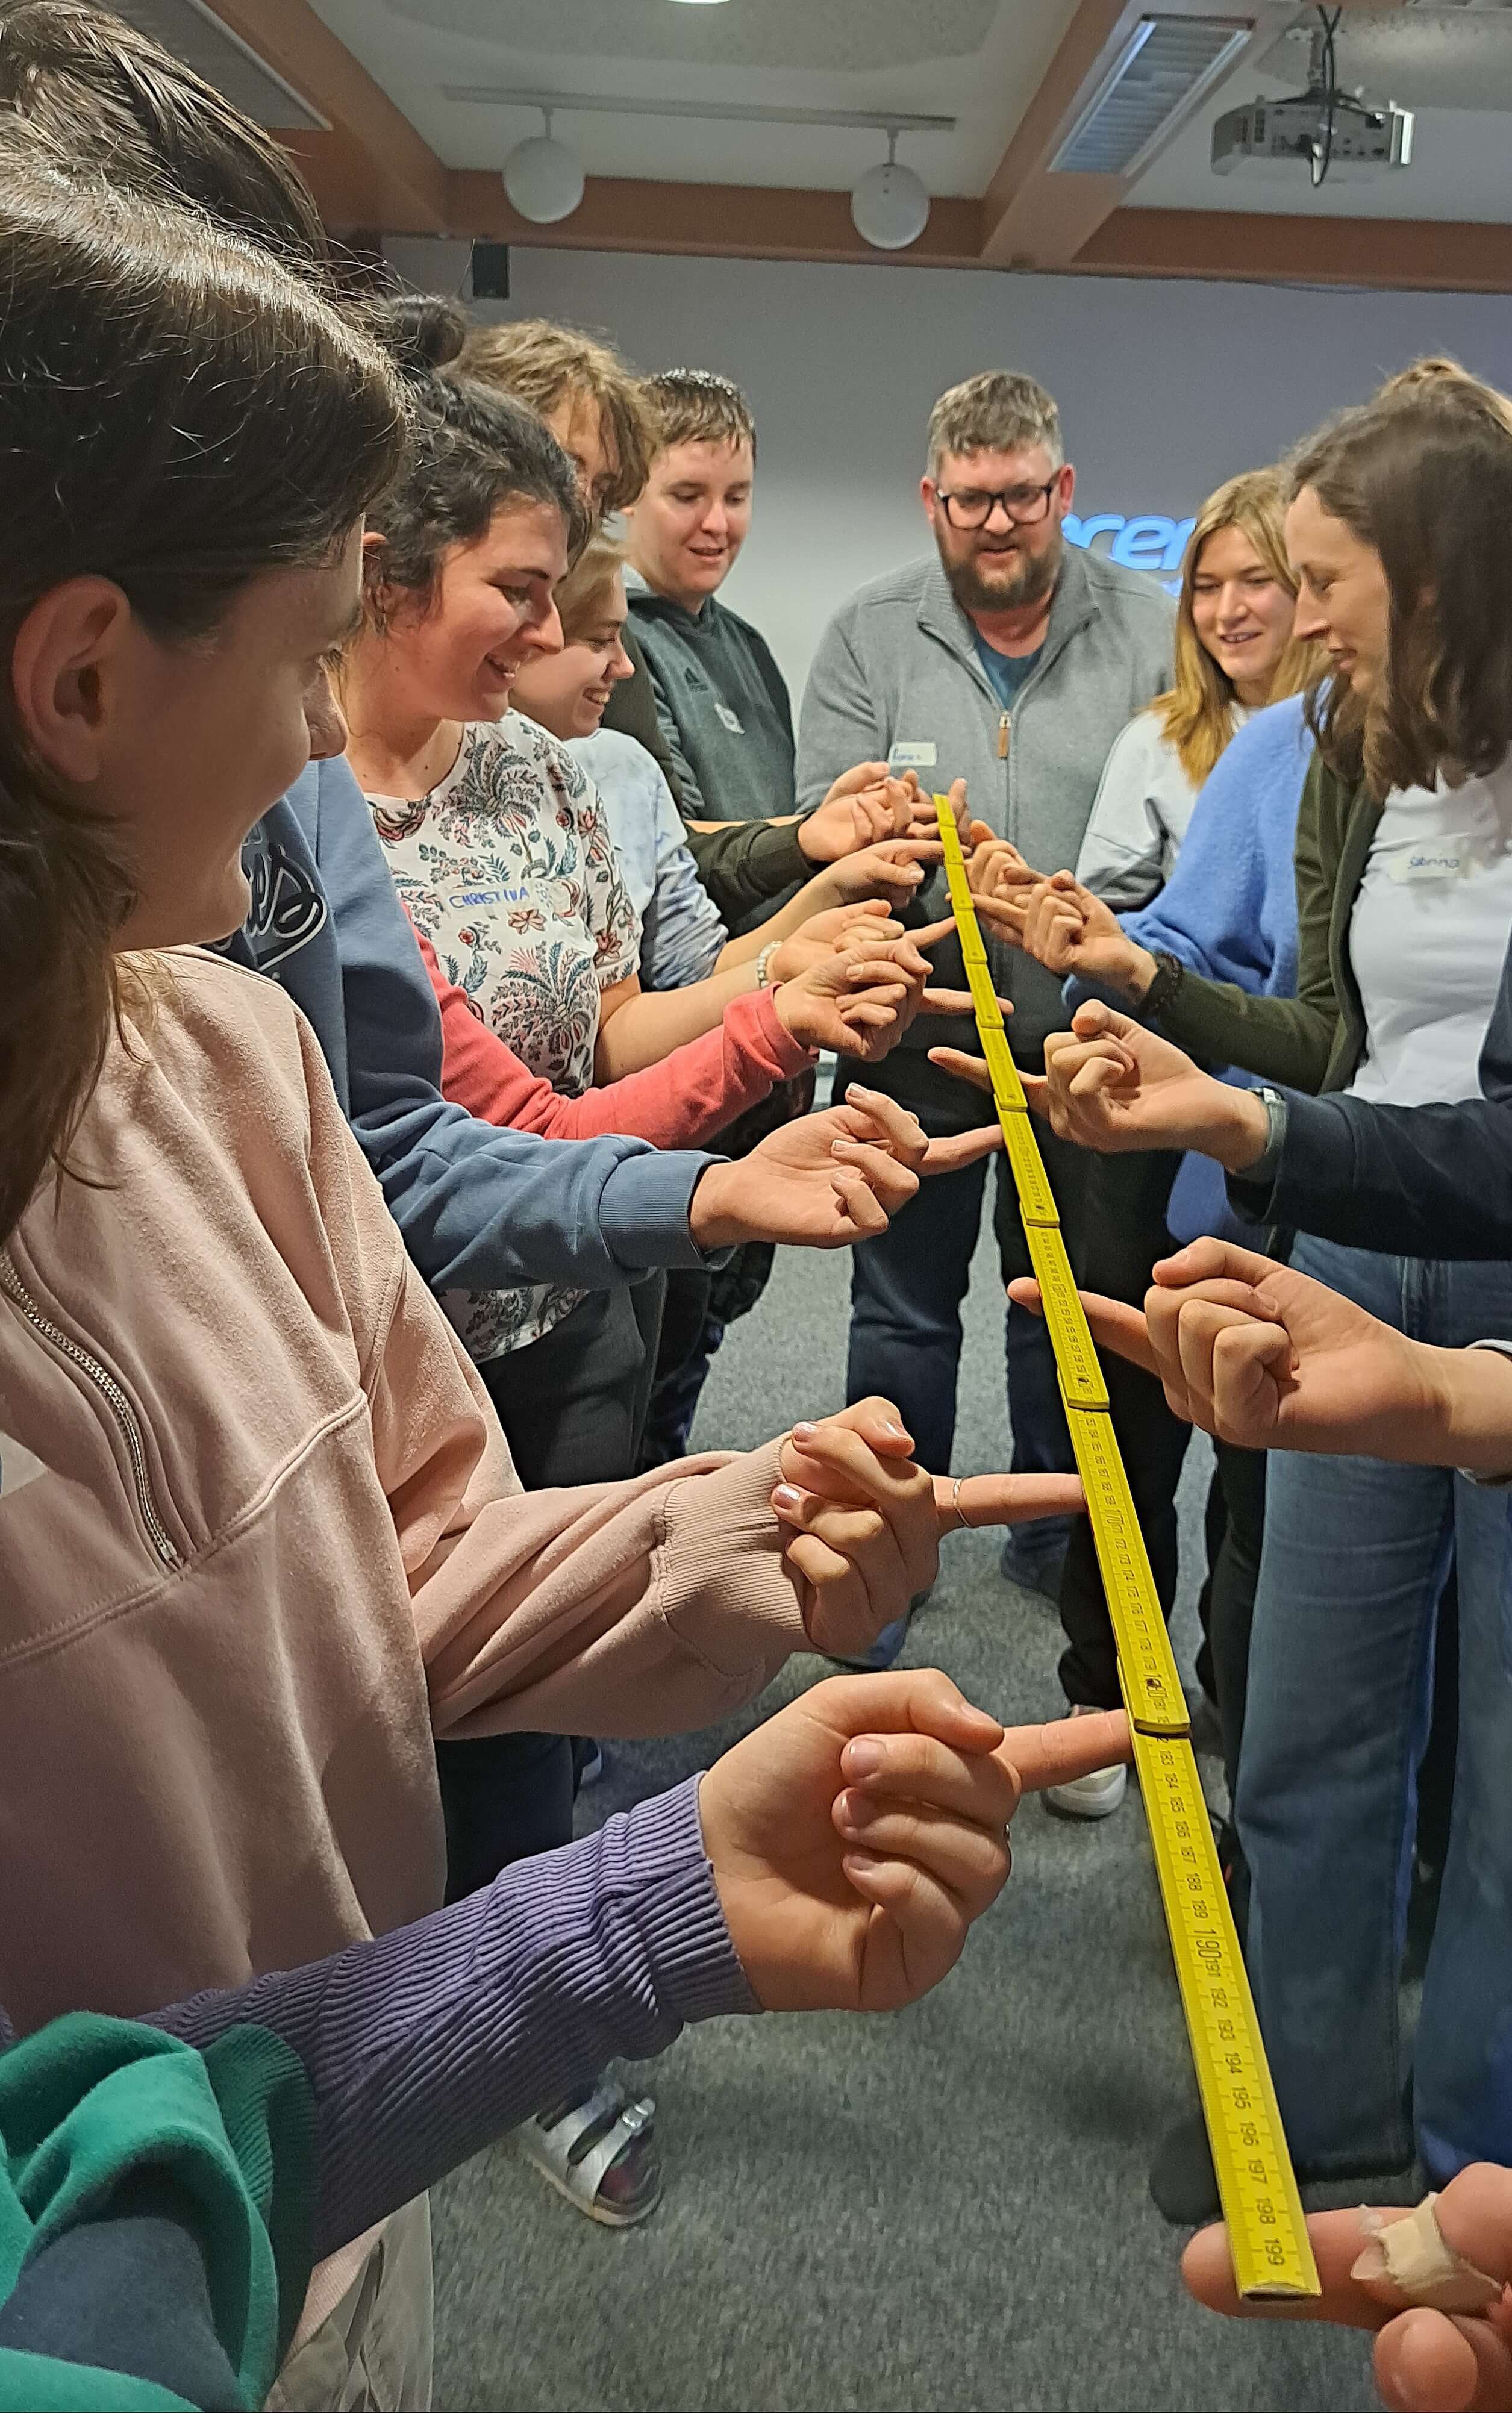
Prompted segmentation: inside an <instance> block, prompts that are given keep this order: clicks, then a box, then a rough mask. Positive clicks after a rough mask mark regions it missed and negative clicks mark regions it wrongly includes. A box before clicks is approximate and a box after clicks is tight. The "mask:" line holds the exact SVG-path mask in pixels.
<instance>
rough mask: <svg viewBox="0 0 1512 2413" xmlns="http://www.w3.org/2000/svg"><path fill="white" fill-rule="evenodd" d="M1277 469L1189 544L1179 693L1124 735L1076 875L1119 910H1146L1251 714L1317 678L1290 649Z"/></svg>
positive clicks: (1229, 495)
mask: <svg viewBox="0 0 1512 2413" xmlns="http://www.w3.org/2000/svg"><path fill="white" fill-rule="evenodd" d="M1283 509H1284V502H1283V497H1282V484H1281V478H1280V475H1279V473H1278V472H1277V471H1276V470H1274V469H1247V470H1246V471H1245V472H1244V474H1243V476H1242V477H1238V478H1230V479H1229V481H1228V482H1227V483H1226V485H1223V486H1220V487H1219V488H1218V490H1217V492H1216V493H1215V494H1211V495H1209V496H1208V500H1207V501H1206V502H1205V503H1204V505H1203V507H1202V510H1201V511H1199V513H1198V514H1197V521H1196V525H1195V526H1194V527H1193V531H1192V541H1191V543H1190V544H1189V545H1188V547H1187V555H1186V566H1185V569H1184V570H1183V573H1182V578H1181V600H1180V603H1179V605H1178V612H1177V622H1176V679H1175V683H1174V685H1173V686H1171V687H1170V688H1167V690H1166V692H1165V693H1164V695H1158V696H1157V697H1156V698H1155V701H1154V703H1152V704H1150V705H1149V707H1148V709H1147V710H1146V711H1144V712H1141V713H1139V714H1138V715H1137V716H1136V717H1135V718H1134V719H1133V720H1131V721H1130V723H1129V726H1128V728H1127V729H1125V730H1124V732H1123V733H1122V735H1121V736H1119V738H1118V739H1116V740H1115V742H1114V746H1113V749H1112V751H1111V752H1110V754H1109V755H1108V758H1107V762H1106V764H1105V766H1104V772H1103V778H1102V784H1101V785H1100V787H1099V788H1098V792H1097V801H1096V803H1095V804H1094V805H1093V807H1092V816H1091V819H1090V822H1088V824H1087V835H1086V836H1085V837H1084V838H1083V840H1082V847H1081V853H1080V854H1079V856H1078V857H1077V860H1076V878H1077V879H1078V880H1079V881H1081V882H1082V883H1083V885H1084V886H1086V887H1088V888H1090V890H1091V891H1092V893H1093V895H1094V896H1100V897H1101V898H1102V899H1103V901H1104V904H1106V905H1110V906H1112V908H1113V909H1114V910H1115V911H1116V912H1121V911H1126V910H1129V909H1130V908H1131V907H1134V906H1139V905H1147V904H1148V903H1149V899H1150V898H1151V897H1152V896H1154V895H1155V892H1156V890H1157V889H1159V888H1161V887H1163V886H1164V882H1165V881H1167V880H1169V878H1170V876H1171V873H1172V871H1173V870H1174V869H1175V867H1176V858H1177V856H1178V853H1179V852H1180V851H1181V841H1182V839H1183V838H1184V837H1185V836H1186V832H1187V823H1188V822H1190V820H1191V819H1192V808H1193V805H1194V804H1195V803H1196V801H1197V795H1198V792H1199V790H1200V789H1201V787H1202V783H1203V781H1204V780H1205V779H1206V778H1207V777H1208V773H1209V772H1210V771H1211V770H1212V768H1213V766H1214V765H1215V763H1216V762H1217V761H1218V758H1219V756H1220V755H1221V754H1222V753H1223V749H1224V748H1225V747H1226V746H1227V744H1228V742H1229V739H1230V738H1231V737H1232V736H1233V735H1234V733H1235V731H1236V730H1237V729H1239V728H1241V727H1242V726H1243V724H1244V722H1245V721H1246V720H1248V719H1249V718H1250V715H1251V714H1252V713H1253V712H1257V711H1259V710H1260V709H1261V708H1262V706H1264V705H1265V704H1267V703H1276V702H1277V701H1278V700H1279V699H1280V698H1281V697H1282V696H1287V695H1296V694H1297V693H1299V691H1300V690H1301V688H1303V687H1304V686H1305V685H1306V683H1307V675H1308V669H1309V665H1310V655H1309V650H1308V648H1307V647H1306V646H1301V645H1297V644H1294V643H1293V642H1292V614H1293V610H1294V607H1295V603H1296V594H1297V589H1296V582H1295V581H1294V579H1293V577H1292V574H1291V571H1290V570H1288V568H1287V566H1286V551H1285V547H1284V545H1283V543H1282V511H1283Z"/></svg>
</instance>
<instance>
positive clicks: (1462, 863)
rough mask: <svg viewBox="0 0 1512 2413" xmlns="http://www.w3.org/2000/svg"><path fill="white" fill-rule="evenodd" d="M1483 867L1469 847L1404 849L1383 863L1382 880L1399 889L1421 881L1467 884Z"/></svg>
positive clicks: (1481, 860) (1416, 847)
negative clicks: (1455, 881) (1450, 881)
mask: <svg viewBox="0 0 1512 2413" xmlns="http://www.w3.org/2000/svg"><path fill="white" fill-rule="evenodd" d="M1486 868H1487V865H1486V862H1485V859H1484V857H1483V856H1481V855H1479V854H1477V853H1476V851H1475V848H1474V847H1469V846H1452V845H1451V846H1404V847H1402V848H1401V851H1400V852H1397V853H1395V854H1393V855H1392V857H1391V859H1390V860H1389V862H1388V863H1387V865H1386V877H1387V879H1388V880H1393V881H1396V883H1397V884H1398V886H1399V887H1405V886H1407V885H1408V884H1409V882H1416V881H1421V880H1470V879H1472V878H1473V877H1474V876H1475V873H1476V872H1477V871H1484V870H1485V869H1486Z"/></svg>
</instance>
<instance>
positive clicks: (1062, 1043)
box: [1024, 999, 1268, 1171]
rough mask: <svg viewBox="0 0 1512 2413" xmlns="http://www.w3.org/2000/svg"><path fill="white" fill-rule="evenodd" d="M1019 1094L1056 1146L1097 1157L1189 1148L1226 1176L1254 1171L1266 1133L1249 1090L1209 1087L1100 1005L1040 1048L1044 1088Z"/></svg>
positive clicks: (1175, 1053)
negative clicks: (1063, 1142) (1072, 1146)
mask: <svg viewBox="0 0 1512 2413" xmlns="http://www.w3.org/2000/svg"><path fill="white" fill-rule="evenodd" d="M1024 1089H1025V1093H1026V1095H1027V1096H1028V1098H1029V1102H1030V1105H1031V1106H1033V1107H1034V1109H1035V1111H1036V1113H1039V1114H1043V1115H1045V1117H1046V1118H1047V1119H1048V1121H1049V1123H1050V1127H1051V1129H1052V1130H1053V1131H1055V1132H1058V1133H1059V1135H1060V1138H1061V1139H1071V1140H1075V1142H1076V1143H1077V1145H1078V1146H1079V1147H1091V1148H1096V1149H1097V1150H1098V1151H1099V1152H1100V1153H1101V1154H1102V1155H1104V1156H1118V1155H1122V1154H1124V1153H1126V1152H1128V1151H1130V1150H1133V1149H1139V1148H1157V1147H1158V1148H1195V1149H1197V1150H1198V1151H1199V1152H1200V1153H1201V1154H1202V1155H1204V1156H1214V1157H1216V1158H1217V1159H1218V1161H1219V1162H1220V1163H1221V1164H1226V1165H1227V1166H1228V1167H1229V1169H1230V1170H1231V1171H1238V1170H1240V1169H1242V1167H1243V1165H1245V1164H1248V1163H1253V1161H1254V1159H1255V1158H1256V1157H1257V1156H1258V1155H1259V1153H1260V1151H1261V1149H1262V1148H1263V1147H1264V1146H1265V1142H1266V1134H1267V1129H1268V1124H1267V1118H1266V1110H1265V1107H1264V1106H1263V1105H1262V1104H1261V1103H1260V1101H1259V1099H1258V1098H1257V1097H1256V1096H1255V1095H1254V1093H1253V1090H1249V1089H1235V1088H1229V1087H1228V1085H1227V1084H1226V1083H1225V1082H1223V1081H1215V1080H1214V1079H1213V1077H1212V1074H1211V1073H1204V1072H1203V1071H1202V1070H1201V1068H1200V1067H1199V1066H1198V1065H1196V1064H1194V1063H1193V1061H1192V1058H1191V1057H1190V1056H1183V1055H1182V1053H1181V1050H1180V1048H1179V1047H1173V1046H1172V1045H1171V1043H1170V1041H1169V1040H1168V1039H1162V1038H1160V1037H1159V1036H1158V1034H1157V1033H1156V1032H1155V1031H1153V1030H1148V1029H1146V1028H1145V1026H1144V1024H1143V1023H1141V1022H1134V1021H1132V1020H1131V1019H1130V1017H1129V1015H1128V1014H1115V1012H1114V1011H1113V1008H1112V1007H1111V1006H1108V1005H1103V1004H1101V1003H1099V1002H1098V1000H1097V999H1090V1000H1089V1002H1088V1003H1087V1004H1085V1005H1082V1006H1078V1007H1077V1009H1076V1012H1075V1015H1074V1016H1073V1019H1072V1025H1071V1029H1069V1030H1057V1031H1052V1032H1051V1034H1050V1036H1049V1038H1048V1039H1046V1041H1045V1078H1044V1080H1043V1081H1041V1080H1038V1079H1034V1078H1031V1077H1029V1076H1026V1078H1025V1081H1024Z"/></svg>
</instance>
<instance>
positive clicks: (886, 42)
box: [313, 0, 1075, 197]
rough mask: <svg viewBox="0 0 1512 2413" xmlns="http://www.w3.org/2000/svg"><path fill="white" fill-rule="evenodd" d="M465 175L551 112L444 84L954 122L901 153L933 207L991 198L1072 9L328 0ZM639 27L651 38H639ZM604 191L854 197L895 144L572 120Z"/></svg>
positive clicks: (824, 0)
mask: <svg viewBox="0 0 1512 2413" xmlns="http://www.w3.org/2000/svg"><path fill="white" fill-rule="evenodd" d="M313 5H314V6H315V7H316V9H317V11H318V13H319V16H320V17H321V18H323V20H324V21H325V22H326V24H327V25H329V26H330V28H331V29H332V31H333V32H334V33H335V34H336V35H338V36H339V37H340V38H341V40H342V41H343V42H345V43H346V44H347V46H348V49H349V50H350V51H351V52H353V54H354V55H355V56H356V57H357V58H358V59H360V60H361V62H362V64H363V66H364V67H366V68H367V70H368V72H369V74H370V75H372V76H373V77H374V78H375V79H376V80H377V81H378V83H379V84H381V85H382V87H383V89H384V90H385V91H386V92H387V93H388V94H389V96H390V97H391V98H392V99H393V100H394V101H395V102H396V103H397V105H398V106H399V107H400V108H401V109H402V110H403V111H404V112H405V114H406V116H407V117H408V119H409V120H410V122H411V123H412V124H413V125H414V126H415V127H416V128H417V129H418V131H419V132H420V133H421V134H422V136H423V137H424V139H425V141H427V142H428V143H429V144H430V146H431V148H432V149H433V150H434V151H435V152H436V154H437V156H438V157H439V158H441V159H443V160H444V161H445V162H446V164H447V165H448V166H449V167H452V168H476V169H493V170H497V169H498V168H499V167H501V166H502V164H503V161H504V159H505V156H506V155H507V154H508V153H509V151H510V150H511V148H512V147H513V145H514V144H515V143H516V142H519V141H522V140H523V139H524V138H525V137H526V135H530V134H539V133H540V131H541V113H540V111H539V110H537V111H528V110H524V109H519V108H510V107H505V106H499V105H494V104H490V105H481V104H479V103H476V102H467V101H456V100H450V99H448V98H447V97H446V93H445V87H446V86H447V85H448V84H483V85H488V86H494V87H498V86H502V87H504V88H505V89H509V88H510V87H511V85H512V86H514V87H516V88H518V89H520V90H522V91H529V92H540V91H542V90H551V91H556V92H580V93H588V94H594V95H599V96H611V97H620V96H623V97H625V98H633V99H636V100H655V99H675V100H678V101H700V100H717V101H720V102H731V101H734V102H738V103H741V104H744V105H755V106H758V107H762V106H784V107H791V108H816V109H835V110H840V111H875V112H876V113H877V114H878V116H879V117H883V116H885V114H886V113H887V111H889V110H890V109H891V110H898V111H912V112H921V113H924V112H927V113H934V114H939V115H943V116H949V117H954V118H955V119H956V130H955V131H954V132H953V133H929V134H912V133H910V134H905V135H904V136H903V138H902V141H901V142H900V145H899V152H898V155H899V157H900V158H901V159H903V160H905V161H906V162H907V164H908V165H909V166H910V167H912V168H913V169H915V170H917V172H918V173H919V174H920V175H921V176H922V177H923V178H924V180H925V182H926V185H928V186H929V189H930V191H931V192H934V193H938V194H941V195H950V194H965V195H971V196H972V197H974V196H976V195H978V194H980V193H981V191H982V190H983V188H984V186H985V185H986V181H987V179H988V177H989V176H990V175H991V174H992V172H993V170H994V169H995V168H996V166H997V164H998V161H999V159H1000V158H1001V155H1002V152H1003V150H1004V148H1005V146H1006V144H1007V142H1008V141H1009V139H1010V137H1011V135H1012V133H1013V131H1014V128H1015V126H1016V125H1017V123H1018V120H1019V117H1020V116H1021V115H1022V113H1023V111H1024V110H1025V108H1027V106H1028V104H1029V101H1030V98H1031V97H1032V96H1033V93H1034V91H1035V88H1036V86H1037V85H1038V83H1039V81H1040V79H1041V77H1042V76H1043V74H1044V73H1045V68H1046V67H1047V66H1048V64H1049V61H1050V59H1051V58H1052V56H1053V55H1054V52H1055V49H1056V46H1057V44H1058V43H1059V41H1060V37H1061V35H1062V33H1063V32H1064V30H1065V26H1066V24H1067V22H1068V21H1069V19H1070V17H1071V14H1072V11H1073V8H1074V7H1075V0H729V5H728V6H726V7H719V8H699V7H679V6H676V5H674V0H393V5H391V0H313ZM637 28H639V29H640V30H639V31H638V32H637V31H636V30H635V29H637ZM554 130H555V132H556V135H557V137H558V139H560V140H561V141H567V142H570V143H571V146H572V148H573V150H574V151H576V153H577V155H578V156H579V158H580V159H581V160H582V162H583V165H584V168H585V170H586V172H587V173H588V174H589V175H590V176H630V177H649V178H664V179H667V180H669V181H671V182H674V183H678V182H680V183H715V184H732V185H768V186H783V185H797V186H820V187H824V188H828V189H830V190H832V191H833V190H839V191H845V190H848V189H849V187H850V186H851V185H853V184H854V183H855V181H856V179H857V177H858V176H860V175H862V174H863V173H864V172H865V171H866V170H867V169H868V168H870V167H873V166H875V165H876V164H877V162H878V161H879V160H880V159H881V158H882V156H883V151H884V146H883V143H882V137H881V136H880V135H879V134H876V133H873V132H868V131H860V132H857V131H854V130H837V129H833V128H825V127H792V126H763V125H754V126H752V125H742V124H732V123H729V122H723V123H721V122H718V121H711V120H702V121H699V120H688V119H682V120H678V119H668V118H657V117H645V116H630V115H625V116H616V115H614V114H599V113H595V114H591V115H590V114H589V113H587V112H586V111H585V112H579V113H577V114H576V115H574V114H572V113H571V111H566V110H564V111H562V112H561V114H560V115H559V116H558V117H557V119H556V126H555V129H554Z"/></svg>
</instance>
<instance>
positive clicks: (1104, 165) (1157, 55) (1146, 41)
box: [1050, 17, 1253, 176]
mask: <svg viewBox="0 0 1512 2413" xmlns="http://www.w3.org/2000/svg"><path fill="white" fill-rule="evenodd" d="M1252 32H1253V24H1251V23H1243V24H1239V23H1236V22H1235V21H1234V19H1233V18H1232V17H1229V18H1216V17H1141V18H1140V20H1139V22H1138V24H1137V25H1136V26H1135V27H1134V31H1133V33H1132V34H1131V35H1130V37H1129V38H1128V40H1127V41H1126V42H1125V43H1124V45H1123V48H1122V49H1121V51H1120V52H1119V55H1118V57H1117V58H1116V59H1115V60H1114V62H1113V65H1112V67H1110V68H1109V70H1108V72H1107V74H1106V75H1105V76H1104V79H1103V81H1102V82H1101V83H1100V84H1099V85H1098V87H1097V90H1096V91H1095V92H1094V94H1093V95H1092V97H1091V99H1090V101H1089V103H1088V105H1087V107H1086V108H1085V109H1084V110H1083V111H1082V113H1081V115H1080V117H1079V118H1078V119H1077V120H1076V123H1075V126H1073V127H1072V129H1071V132H1070V133H1069V134H1068V135H1067V137H1066V139H1065V141H1063V142H1062V143H1061V145H1060V150H1059V151H1058V152H1057V153H1056V155H1055V157H1054V158H1053V159H1052V160H1051V162H1050V166H1051V169H1052V170H1056V169H1060V170H1070V171H1071V172H1072V173H1073V174H1075V175H1079V176H1132V175H1135V174H1137V172H1138V170H1140V169H1141V168H1142V167H1143V166H1144V165H1145V163H1146V161H1147V159H1149V156H1150V155H1151V154H1152V152H1153V151H1154V149H1155V146H1156V144H1157V143H1158V142H1160V141H1162V140H1163V139H1164V136H1165V135H1167V134H1168V133H1171V132H1172V131H1174V129H1175V126H1176V124H1177V123H1178V120H1179V119H1180V118H1182V117H1185V116H1186V115H1187V114H1188V113H1189V111H1191V109H1192V108H1193V105H1194V104H1195V103H1196V102H1197V101H1198V100H1199V99H1200V98H1201V96H1202V95H1203V94H1204V93H1205V92H1206V91H1207V90H1208V87H1209V85H1211V84H1213V83H1216V82H1217V81H1218V78H1219V77H1220V76H1221V75H1222V74H1223V71H1224V69H1225V68H1226V67H1228V66H1229V65H1230V64H1231V63H1232V61H1233V60H1234V59H1235V58H1236V57H1237V56H1238V52H1240V51H1241V50H1242V49H1243V48H1244V45H1245V43H1246V42H1247V41H1248V40H1249V38H1250V36H1251V33H1252Z"/></svg>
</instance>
